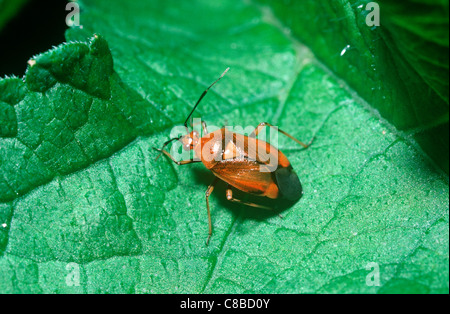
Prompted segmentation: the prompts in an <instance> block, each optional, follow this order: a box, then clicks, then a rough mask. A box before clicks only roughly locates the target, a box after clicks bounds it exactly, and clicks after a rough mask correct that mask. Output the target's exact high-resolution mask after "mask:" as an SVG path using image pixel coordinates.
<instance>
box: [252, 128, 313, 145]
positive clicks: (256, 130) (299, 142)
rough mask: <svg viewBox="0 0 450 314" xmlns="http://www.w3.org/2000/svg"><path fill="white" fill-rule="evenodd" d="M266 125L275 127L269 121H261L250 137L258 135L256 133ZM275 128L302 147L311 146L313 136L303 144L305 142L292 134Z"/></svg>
mask: <svg viewBox="0 0 450 314" xmlns="http://www.w3.org/2000/svg"><path fill="white" fill-rule="evenodd" d="M266 126H267V127H272V128H275V126H273V125H272V124H270V123H267V122H261V123H260V124H259V125H258V126H257V127H256V129H255V130H254V131H253V132H252V134H250V137H256V136H258V134H259V132H260V131H261V130H262V128H264V127H266ZM277 130H278V132H280V133H281V134H284V135H286V136H287V137H289V138H290V139H292V140H294V141H296V142H297V143H298V144H300V145H301V146H303V147H304V148H308V147H309V146H311V144H312V143H313V141H314V138H313V139H312V140H311V142H309V144H305V143H303V142H301V141H299V140H298V139H296V138H295V137H293V136H292V135H290V134H288V133H286V132H284V131H283V130H281V129H279V128H277Z"/></svg>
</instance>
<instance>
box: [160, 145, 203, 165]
mask: <svg viewBox="0 0 450 314" xmlns="http://www.w3.org/2000/svg"><path fill="white" fill-rule="evenodd" d="M155 150H157V151H158V152H160V153H161V154H164V155H166V156H167V157H169V158H170V159H171V160H172V161H173V162H174V163H176V164H177V165H178V166H182V165H187V164H193V163H196V162H201V161H200V160H182V161H177V160H175V158H173V157H172V155H170V154H169V153H168V152H167V151H165V150H164V149H158V148H155ZM158 157H159V156H158Z"/></svg>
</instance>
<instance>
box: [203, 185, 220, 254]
mask: <svg viewBox="0 0 450 314" xmlns="http://www.w3.org/2000/svg"><path fill="white" fill-rule="evenodd" d="M217 181H219V179H218V178H215V179H214V181H213V182H212V183H211V184H210V185H209V187H208V189H207V190H206V193H205V196H206V210H207V211H208V227H209V231H208V239H207V240H206V245H208V244H209V240H210V239H211V235H212V224H211V211H210V209H209V196H210V195H211V193H212V192H213V191H214V186H215V185H216V183H217Z"/></svg>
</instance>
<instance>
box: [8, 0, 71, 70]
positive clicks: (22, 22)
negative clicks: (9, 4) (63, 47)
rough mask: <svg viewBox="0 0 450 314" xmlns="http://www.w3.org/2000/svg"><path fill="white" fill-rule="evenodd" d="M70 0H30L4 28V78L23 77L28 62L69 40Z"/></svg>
mask: <svg viewBox="0 0 450 314" xmlns="http://www.w3.org/2000/svg"><path fill="white" fill-rule="evenodd" d="M66 4H67V2H66V1H61V0H45V1H42V0H41V1H39V0H29V1H28V3H26V4H25V5H24V6H23V7H22V8H21V10H20V11H19V12H18V14H17V15H16V16H15V17H14V18H13V19H11V20H10V21H9V22H7V24H6V25H5V26H4V28H3V29H1V30H0V60H1V61H0V77H5V75H9V76H11V75H16V76H19V77H22V76H23V75H24V74H25V70H26V68H27V61H28V60H29V59H31V57H33V56H34V55H36V54H38V53H41V52H45V51H47V50H48V49H50V48H52V47H53V46H57V45H59V44H61V43H63V42H64V41H65V38H64V32H65V30H66V29H67V26H66V15H67V14H68V13H69V11H66Z"/></svg>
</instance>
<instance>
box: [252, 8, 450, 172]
mask: <svg viewBox="0 0 450 314" xmlns="http://www.w3.org/2000/svg"><path fill="white" fill-rule="evenodd" d="M258 1H259V2H261V3H265V4H267V5H270V8H271V9H273V11H274V13H275V14H276V15H277V16H278V17H279V18H280V19H281V20H282V23H283V24H284V26H285V27H287V28H288V29H289V31H291V32H292V35H293V36H294V37H296V38H299V39H300V40H301V41H302V42H304V43H306V44H307V45H308V46H309V47H311V48H312V50H313V51H314V52H315V54H316V55H317V56H318V57H319V58H320V59H321V60H323V61H324V62H325V63H326V64H327V66H328V67H329V68H330V69H331V70H332V71H334V72H335V73H338V75H339V76H340V77H341V78H343V79H345V81H346V82H347V83H348V84H349V85H350V86H351V87H352V88H354V89H355V90H356V91H357V92H358V93H359V94H360V95H361V96H362V97H363V98H364V99H366V100H367V101H369V102H370V104H371V105H372V106H373V107H375V108H376V109H378V110H379V111H380V113H381V114H382V115H383V117H385V118H386V119H388V120H389V121H390V122H391V123H393V124H394V125H395V126H396V127H397V128H398V129H399V130H401V131H404V132H405V135H408V136H411V137H414V138H415V139H416V140H417V141H418V142H419V144H420V145H421V146H422V148H423V149H424V150H425V152H426V153H428V154H429V155H430V157H431V158H432V159H434V161H435V162H436V163H437V164H438V165H439V167H441V168H442V169H443V170H444V171H445V172H447V174H448V171H449V169H448V167H449V144H448V143H449V141H448V139H449V96H448V93H449V78H448V73H449V35H448V28H449V3H448V1H442V0H419V1H417V0H407V1H395V0H380V1H377V2H376V3H377V4H378V5H379V11H378V12H379V16H380V26H379V27H376V26H374V27H369V26H368V25H367V20H369V21H371V20H372V17H373V14H374V13H375V12H372V11H371V8H372V6H370V5H369V6H368V3H370V2H371V1H370V0H334V1H315V0H302V1H278V0H258ZM371 3H374V2H371Z"/></svg>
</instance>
